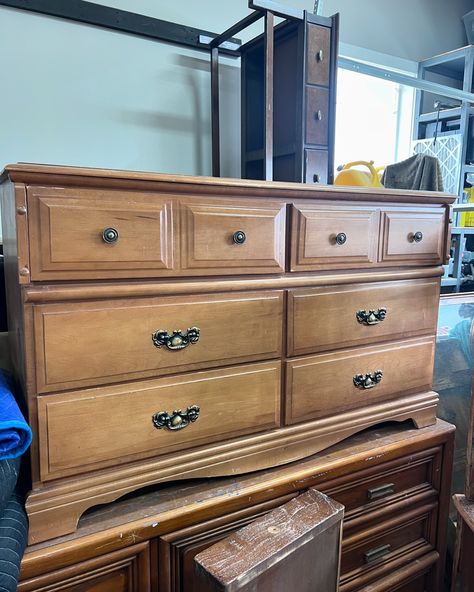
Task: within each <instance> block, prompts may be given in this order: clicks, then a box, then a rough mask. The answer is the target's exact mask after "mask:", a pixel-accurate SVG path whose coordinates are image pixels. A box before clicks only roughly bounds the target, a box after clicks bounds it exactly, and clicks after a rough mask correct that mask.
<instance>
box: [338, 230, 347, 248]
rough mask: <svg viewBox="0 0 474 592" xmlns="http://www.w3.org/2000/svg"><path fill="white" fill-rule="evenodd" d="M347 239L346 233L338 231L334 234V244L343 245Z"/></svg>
mask: <svg viewBox="0 0 474 592" xmlns="http://www.w3.org/2000/svg"><path fill="white" fill-rule="evenodd" d="M346 241H347V234H345V233H344V232H339V233H338V234H336V245H343V244H344V243H345V242H346Z"/></svg>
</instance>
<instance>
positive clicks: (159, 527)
mask: <svg viewBox="0 0 474 592" xmlns="http://www.w3.org/2000/svg"><path fill="white" fill-rule="evenodd" d="M453 436H454V427H453V426H451V425H450V424H447V423H445V422H443V421H441V420H438V421H437V423H436V424H435V425H433V426H430V427H427V428H423V429H420V430H416V429H413V428H412V427H411V425H410V424H409V423H407V422H405V423H403V424H399V425H398V424H384V425H383V426H379V427H378V428H372V429H369V430H366V431H364V432H361V433H359V434H357V435H355V436H352V437H350V438H348V439H347V440H345V441H344V442H341V443H339V444H337V445H335V446H333V447H331V448H329V449H327V450H326V451H325V452H324V453H318V454H316V455H314V456H312V457H309V458H307V459H305V460H303V461H298V462H295V463H291V464H289V465H286V466H284V467H279V468H274V469H268V470H265V471H260V472H257V473H253V474H251V475H242V476H239V477H232V478H229V477H226V478H218V479H212V480H208V481H205V480H198V481H190V482H186V483H182V484H178V485H162V486H160V487H159V488H158V489H156V490H154V491H151V492H147V493H144V494H142V495H136V496H134V497H132V498H130V499H128V500H123V501H120V502H115V503H113V504H110V505H109V506H107V507H104V508H101V509H96V510H94V511H93V512H91V513H89V514H86V515H85V516H83V517H82V518H81V521H80V524H79V528H78V530H77V532H75V533H74V534H72V535H67V536H64V537H61V538H58V539H55V540H52V541H49V542H46V543H40V544H37V545H34V546H31V547H29V548H28V549H27V552H26V554H25V556H24V559H23V563H22V572H21V583H20V585H19V587H18V592H40V591H43V590H51V591H53V590H54V591H55V592H59V591H66V590H81V592H97V591H100V592H106V591H107V592H108V591H112V590H113V592H156V591H157V590H159V592H191V591H193V590H194V579H193V574H194V565H193V558H194V556H195V555H196V554H198V553H199V552H200V551H202V550H203V549H205V548H207V547H209V546H211V545H213V544H214V543H215V542H217V541H219V540H221V539H222V538H224V537H226V536H228V535H229V534H230V533H231V532H234V531H235V530H238V529H240V528H242V526H244V525H246V524H248V523H250V522H252V521H253V520H255V519H256V518H258V517H260V516H262V515H263V514H264V513H266V512H268V511H270V510H272V509H273V508H275V507H278V506H279V505H282V504H284V503H286V502H287V501H288V500H290V499H292V498H294V497H296V496H298V495H299V494H300V493H303V492H304V491H306V490H307V489H308V488H310V487H314V488H316V489H318V490H320V491H323V492H324V493H326V494H327V495H329V496H330V497H331V498H333V499H335V500H337V501H339V502H340V503H342V504H343V505H344V506H345V518H344V530H343V540H342V565H341V577H340V590H341V592H356V591H357V592H362V591H364V592H369V590H370V591H371V592H372V591H373V590H376V591H377V592H395V591H397V592H441V590H442V587H441V583H442V576H443V573H444V560H445V539H446V525H447V513H448V506H449V497H450V480H451V470H452V454H453Z"/></svg>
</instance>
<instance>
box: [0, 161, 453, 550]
mask: <svg viewBox="0 0 474 592" xmlns="http://www.w3.org/2000/svg"><path fill="white" fill-rule="evenodd" d="M1 192H2V207H3V210H2V219H3V239H4V252H5V257H6V260H5V268H6V281H7V290H8V295H7V301H8V314H9V333H10V336H11V340H12V343H11V347H12V355H13V361H14V366H15V372H16V374H17V376H18V379H19V381H20V383H21V386H22V389H23V391H24V393H25V397H26V403H27V407H28V415H29V422H30V424H31V426H32V429H33V432H34V441H33V444H32V447H31V463H30V464H31V492H30V494H29V496H28V498H27V502H26V509H27V512H28V516H29V521H30V542H31V543H35V542H39V541H42V540H46V539H51V538H53V537H56V536H59V535H63V534H66V533H70V532H73V531H74V530H75V529H76V526H77V522H78V519H79V517H80V516H81V515H82V514H83V513H84V512H85V511H86V510H87V509H89V508H91V507H93V506H96V505H98V504H104V503H108V502H112V501H114V500H117V499H118V498H119V497H121V496H123V495H125V494H127V493H130V492H133V491H135V490H138V489H139V488H143V487H145V486H150V485H154V484H157V483H160V482H165V481H176V480H182V479H189V478H196V477H211V476H223V475H230V474H241V473H246V472H249V471H255V470H258V469H264V468H267V467H271V466H276V465H281V464H283V463H288V462H290V461H294V460H297V459H301V458H303V457H306V456H308V455H311V454H314V453H315V452H317V451H319V450H322V449H324V448H327V447H328V446H330V445H332V444H334V443H336V442H339V441H341V440H342V439H344V438H346V437H348V436H349V435H351V434H354V433H355V432H358V431H360V430H363V429H365V428H367V427H369V426H371V425H375V424H378V423H379V422H383V421H387V420H397V421H403V420H407V419H412V420H413V421H414V423H415V425H416V426H418V427H424V426H429V425H431V424H433V423H434V422H435V418H436V404H437V395H436V394H435V393H434V392H432V391H431V382H432V370H433V349H434V335H435V329H436V320H437V311H438V299H439V284H440V275H441V272H442V268H441V265H442V263H443V262H444V261H445V259H446V256H447V252H446V251H447V244H448V243H447V240H448V229H449V206H450V204H451V203H452V202H453V200H454V197H453V196H449V195H446V194H442V193H423V192H406V191H397V190H366V189H360V188H359V189H352V188H341V187H338V188H334V187H328V186H306V185H301V184H284V183H268V182H259V181H241V180H226V179H216V178H204V177H178V176H171V175H159V174H148V173H136V172H121V171H107V170H99V169H97V170H96V169H79V168H63V167H54V166H40V165H27V164H24V165H12V166H8V167H7V168H6V169H5V171H4V172H3V176H2V184H1Z"/></svg>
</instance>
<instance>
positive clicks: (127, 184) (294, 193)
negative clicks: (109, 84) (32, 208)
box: [0, 163, 456, 205]
mask: <svg viewBox="0 0 474 592" xmlns="http://www.w3.org/2000/svg"><path fill="white" fill-rule="evenodd" d="M6 179H10V180H11V181H13V182H17V183H26V184H44V185H54V186H68V185H69V186H76V187H77V186H79V187H97V186H100V187H101V188H110V189H128V190H133V189H137V190H149V191H153V190H168V191H174V192H178V193H195V192H198V193H203V192H205V193H208V194H213V193H214V194H215V195H216V196H221V195H232V196H239V195H243V196H247V197H249V192H251V194H252V197H259V196H260V197H274V198H280V199H281V198H283V199H323V200H325V199H332V200H334V199H336V200H342V201H352V200H354V201H378V202H405V203H426V202H429V203H433V204H436V205H438V204H449V203H453V202H454V200H455V199H456V196H455V195H450V194H448V193H441V192H435V191H408V190H398V189H385V188H382V189H377V188H366V187H342V186H334V185H309V184H304V183H282V182H277V181H256V180H249V179H229V178H223V177H201V176H185V175H176V174H163V173H153V172H140V171H123V170H112V169H99V168H82V167H69V166H67V167H66V166H55V165H43V164H30V163H19V164H11V165H7V166H6V167H5V168H4V170H3V172H2V173H1V174H0V182H1V181H4V180H6Z"/></svg>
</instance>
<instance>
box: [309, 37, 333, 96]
mask: <svg viewBox="0 0 474 592" xmlns="http://www.w3.org/2000/svg"><path fill="white" fill-rule="evenodd" d="M306 34H307V41H306V82H307V83H308V84H319V85H322V86H329V64H330V61H331V60H330V58H331V55H330V54H331V29H329V28H328V27H321V26H319V25H308V26H307V28H306Z"/></svg>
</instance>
